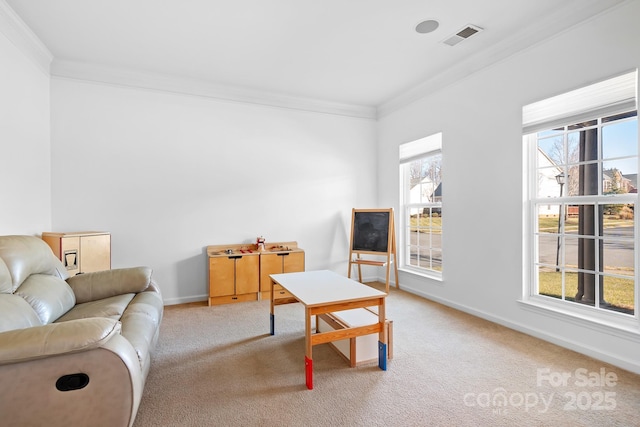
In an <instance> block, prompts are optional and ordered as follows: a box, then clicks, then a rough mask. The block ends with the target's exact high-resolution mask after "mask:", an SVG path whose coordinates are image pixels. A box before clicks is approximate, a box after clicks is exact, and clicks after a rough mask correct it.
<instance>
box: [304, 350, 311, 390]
mask: <svg viewBox="0 0 640 427" xmlns="http://www.w3.org/2000/svg"><path fill="white" fill-rule="evenodd" d="M304 371H305V376H306V379H307V388H308V389H309V390H313V360H311V359H309V358H308V357H307V356H305V357H304Z"/></svg>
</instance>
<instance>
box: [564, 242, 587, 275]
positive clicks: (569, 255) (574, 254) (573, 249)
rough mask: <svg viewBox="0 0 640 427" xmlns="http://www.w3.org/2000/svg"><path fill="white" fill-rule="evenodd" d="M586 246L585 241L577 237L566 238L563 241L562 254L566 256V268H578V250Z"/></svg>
mask: <svg viewBox="0 0 640 427" xmlns="http://www.w3.org/2000/svg"><path fill="white" fill-rule="evenodd" d="M581 245H584V239H582V238H578V237H576V236H565V237H564V238H563V239H562V253H563V255H564V266H565V267H568V268H574V269H575V268H578V248H579V247H581Z"/></svg>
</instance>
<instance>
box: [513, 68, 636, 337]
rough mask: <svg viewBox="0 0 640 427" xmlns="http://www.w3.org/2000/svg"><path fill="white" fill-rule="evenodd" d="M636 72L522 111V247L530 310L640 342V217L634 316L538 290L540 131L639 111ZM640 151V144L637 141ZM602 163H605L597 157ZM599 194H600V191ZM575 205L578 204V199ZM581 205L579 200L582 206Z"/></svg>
mask: <svg viewBox="0 0 640 427" xmlns="http://www.w3.org/2000/svg"><path fill="white" fill-rule="evenodd" d="M636 88H637V71H633V72H630V73H626V74H623V75H620V76H617V77H614V78H612V79H608V80H605V81H602V82H599V83H596V84H593V85H590V86H586V87H584V88H581V89H577V90H574V91H571V92H567V93H566V94H562V95H559V96H556V97H553V98H549V99H546V100H543V101H540V102H537V103H534V104H530V105H528V106H525V107H524V108H523V143H524V144H525V147H526V149H525V150H523V152H524V153H525V162H524V165H525V177H524V180H523V182H524V183H525V188H524V195H525V196H524V202H525V209H524V223H525V230H526V233H525V239H524V240H525V243H524V244H525V248H524V286H523V294H522V299H521V300H520V302H521V303H522V304H523V306H524V307H525V308H527V309H531V310H533V311H536V312H538V313H541V314H545V315H549V316H552V317H557V318H560V319H562V320H570V321H576V322H578V323H579V324H585V323H589V324H591V325H592V327H594V328H596V329H598V330H602V331H603V332H607V333H613V334H616V335H619V336H622V337H624V338H625V339H632V340H634V341H640V307H639V306H638V301H639V300H640V297H639V295H638V294H639V293H640V283H639V282H640V272H639V271H638V266H639V265H640V262H639V259H640V255H639V253H640V245H638V242H639V237H640V236H639V235H640V230H638V228H639V227H638V223H639V221H638V216H637V215H635V216H634V232H635V234H634V242H635V259H634V278H635V292H634V295H635V301H634V314H633V315H629V314H622V313H618V312H615V311H611V310H607V309H603V308H596V307H592V306H590V305H583V304H576V303H572V302H568V301H564V300H562V299H558V298H552V297H547V296H544V295H538V288H537V277H538V276H537V270H536V267H535V265H536V262H537V258H538V257H537V253H536V252H537V248H536V238H535V237H536V232H537V223H538V221H537V216H538V212H537V207H536V206H537V203H541V200H537V199H536V193H537V185H538V182H537V181H538V170H537V160H536V159H537V155H538V153H537V137H536V133H537V132H539V131H542V130H547V129H553V128H556V127H559V126H563V125H570V124H572V123H579V122H582V121H586V120H590V119H596V118H597V119H599V118H602V117H607V116H612V115H615V114H619V113H623V112H626V111H630V110H637V97H636V91H637V89H636ZM638 144H639V148H640V141H639V142H638ZM598 161H602V159H599V160H598ZM600 193H602V192H601V191H600ZM580 197H581V198H582V199H583V200H582V202H585V203H606V197H607V196H603V195H599V196H580ZM567 199H568V198H567V197H558V198H557V199H555V200H554V202H556V203H557V202H567V201H568V200H567ZM620 199H621V200H622V199H625V200H626V201H629V202H631V203H634V204H635V206H638V202H639V199H638V195H637V194H636V195H634V196H631V195H625V197H623V198H620ZM616 200H617V199H616ZM571 203H576V200H575V199H572V200H571ZM578 203H580V202H578Z"/></svg>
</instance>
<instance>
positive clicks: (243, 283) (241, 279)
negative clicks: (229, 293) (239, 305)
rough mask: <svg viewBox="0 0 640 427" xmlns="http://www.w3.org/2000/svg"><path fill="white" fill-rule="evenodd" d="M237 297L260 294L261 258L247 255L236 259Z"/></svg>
mask: <svg viewBox="0 0 640 427" xmlns="http://www.w3.org/2000/svg"><path fill="white" fill-rule="evenodd" d="M235 261H236V295H242V294H248V293H251V292H258V288H259V282H260V257H259V256H258V255H247V256H243V257H239V258H236V260H235Z"/></svg>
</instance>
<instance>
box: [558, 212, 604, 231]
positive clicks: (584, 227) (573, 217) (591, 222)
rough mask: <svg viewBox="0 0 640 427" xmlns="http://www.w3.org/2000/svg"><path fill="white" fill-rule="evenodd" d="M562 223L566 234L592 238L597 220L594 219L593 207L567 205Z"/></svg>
mask: <svg viewBox="0 0 640 427" xmlns="http://www.w3.org/2000/svg"><path fill="white" fill-rule="evenodd" d="M566 209H567V215H566V218H565V222H564V232H565V233H566V234H580V235H584V236H594V235H596V234H597V233H595V229H596V226H597V225H598V221H599V218H597V217H596V213H595V212H596V211H595V206H594V205H568V206H567V208H566Z"/></svg>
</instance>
